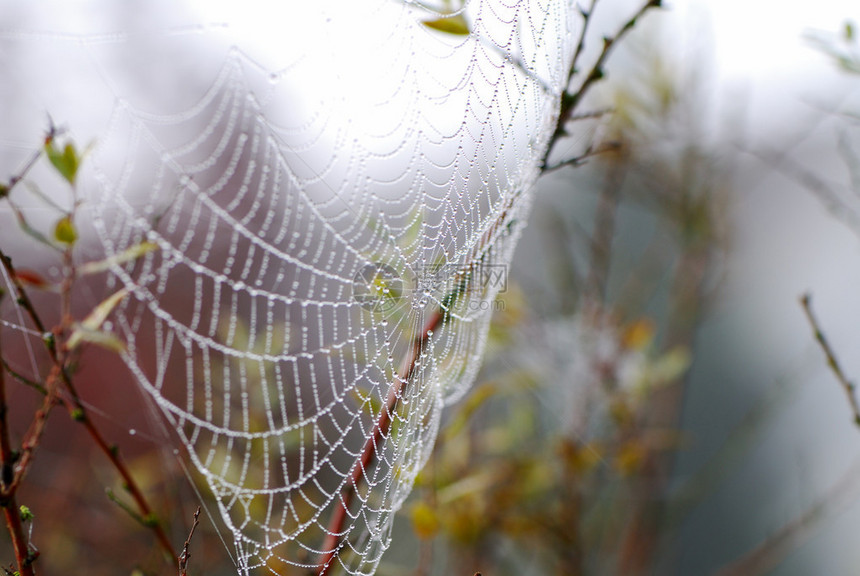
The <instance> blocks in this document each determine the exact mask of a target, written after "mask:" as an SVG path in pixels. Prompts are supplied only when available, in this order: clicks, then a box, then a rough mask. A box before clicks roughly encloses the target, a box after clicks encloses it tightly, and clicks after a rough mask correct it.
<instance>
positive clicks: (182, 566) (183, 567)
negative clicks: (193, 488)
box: [178, 506, 200, 576]
mask: <svg viewBox="0 0 860 576" xmlns="http://www.w3.org/2000/svg"><path fill="white" fill-rule="evenodd" d="M198 524H200V506H198V507H197V510H196V511H195V512H194V521H193V522H192V523H191V531H190V532H188V538H186V539H185V545H184V546H183V547H182V554H180V555H179V558H178V560H179V576H187V570H188V560H189V559H190V558H191V552H189V551H188V548H189V547H190V546H191V538H193V537H194V529H195V528H197V525H198Z"/></svg>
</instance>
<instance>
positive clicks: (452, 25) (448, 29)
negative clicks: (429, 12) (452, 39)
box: [421, 14, 471, 36]
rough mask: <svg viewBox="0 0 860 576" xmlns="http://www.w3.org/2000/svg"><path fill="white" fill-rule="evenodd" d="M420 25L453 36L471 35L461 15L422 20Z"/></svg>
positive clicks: (467, 24)
mask: <svg viewBox="0 0 860 576" xmlns="http://www.w3.org/2000/svg"><path fill="white" fill-rule="evenodd" d="M421 23H422V24H424V25H425V26H427V27H428V28H432V29H433V30H439V31H440V32H445V33H447V34H453V35H455V36H468V35H469V34H470V33H471V30H469V23H468V22H466V18H465V17H464V16H463V15H462V14H455V15H454V16H444V17H442V18H437V19H436V20H424V21H423V22H421Z"/></svg>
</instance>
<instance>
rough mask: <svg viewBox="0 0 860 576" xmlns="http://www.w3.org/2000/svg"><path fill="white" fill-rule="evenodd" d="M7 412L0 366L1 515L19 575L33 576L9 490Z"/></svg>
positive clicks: (11, 461)
mask: <svg viewBox="0 0 860 576" xmlns="http://www.w3.org/2000/svg"><path fill="white" fill-rule="evenodd" d="M0 355H2V351H0ZM8 414H9V406H8V405H7V404H6V373H5V371H4V370H3V369H2V368H0V488H2V492H3V494H4V495H5V494H7V493H8V494H9V496H8V497H6V498H3V500H2V507H3V516H4V517H5V519H6V527H7V529H8V530H9V535H10V536H11V538H12V548H13V549H14V551H15V561H16V562H17V564H18V572H19V573H20V574H21V576H33V575H34V574H35V572H34V571H33V560H35V556H31V554H30V549H29V544H28V543H27V540H26V539H25V538H24V528H23V522H22V521H21V510H20V508H18V502H17V500H16V499H15V493H14V491H11V492H9V484H11V482H12V479H13V476H14V465H15V460H16V455H15V454H14V453H13V451H12V443H11V441H10V439H9V422H8V420H7V416H8Z"/></svg>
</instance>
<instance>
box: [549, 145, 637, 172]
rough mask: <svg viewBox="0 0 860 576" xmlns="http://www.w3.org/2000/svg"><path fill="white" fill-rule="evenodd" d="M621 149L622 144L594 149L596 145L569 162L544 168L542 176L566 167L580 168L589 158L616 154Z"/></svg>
mask: <svg viewBox="0 0 860 576" xmlns="http://www.w3.org/2000/svg"><path fill="white" fill-rule="evenodd" d="M620 148H621V143H620V142H607V143H606V144H604V145H602V146H598V147H594V145H589V146H588V148H586V149H585V152H583V153H582V154H580V155H579V156H574V157H573V158H568V159H567V160H561V161H559V162H556V163H555V164H553V165H551V166H546V167H544V168H543V171H542V172H541V174H549V173H550V172H554V171H556V170H558V169H559V168H564V167H566V166H570V167H571V168H578V167H579V166H582V165H583V164H585V162H586V161H587V160H588V159H589V158H593V157H594V156H598V155H600V154H605V153H607V152H616V151H618V150H619V149H620Z"/></svg>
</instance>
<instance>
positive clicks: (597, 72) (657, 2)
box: [541, 0, 662, 173]
mask: <svg viewBox="0 0 860 576" xmlns="http://www.w3.org/2000/svg"><path fill="white" fill-rule="evenodd" d="M596 4H597V1H596V0H592V2H591V7H590V9H589V10H588V11H583V12H582V16H583V25H582V32H581V33H580V36H579V42H578V44H577V46H576V49H575V51H574V55H573V60H572V62H571V66H570V71H569V73H568V82H570V81H572V80H573V77H574V75H576V72H577V64H578V61H579V58H580V57H581V56H582V52H583V49H584V47H585V36H586V32H587V30H588V27H589V23H590V22H591V15H592V12H593V11H594V7H595V5H596ZM661 6H662V0H648V1H647V2H645V3H644V4H643V5H642V6H641V7H640V8H639V10H637V11H636V13H635V14H634V15H633V16H632V17H631V18H630V19H629V20H627V21H626V22H625V23H624V25H623V26H621V28H619V30H618V32H616V34H615V36H612V37H610V36H605V37H604V38H603V49H602V50H601V52H600V55H599V56H598V57H597V60H596V61H595V63H594V65H593V66H592V67H591V69H590V70H589V72H588V74H587V75H586V76H585V80H583V81H582V84H580V85H579V88H578V89H577V90H576V92H570V91H568V90H565V91H564V92H563V93H562V95H561V103H560V105H559V115H558V121H557V123H556V126H555V131H554V132H553V135H552V137H551V138H550V141H549V145H548V146H547V149H546V153H545V154H544V158H543V162H542V163H541V172H542V173H543V172H545V171H546V170H547V169H548V168H549V165H548V164H547V162H548V161H549V157H550V154H551V153H552V151H553V150H554V148H555V144H556V142H558V140H559V139H560V138H561V137H562V136H565V135H566V134H567V132H566V130H565V128H566V126H567V124H568V123H569V122H570V121H571V120H572V119H573V117H574V112H575V111H576V108H577V106H579V104H580V103H581V102H582V100H583V98H584V97H585V95H586V94H587V93H588V90H589V89H590V88H591V86H592V85H593V84H594V83H595V82H597V81H598V80H600V79H602V78H603V77H604V72H603V67H604V65H605V64H606V60H607V58H609V55H610V54H611V52H612V50H613V48H614V47H615V45H616V44H617V43H618V41H619V40H621V39H622V38H623V37H624V36H625V35H626V34H627V33H628V32H629V31H630V30H632V29H633V27H634V26H635V25H636V22H637V21H638V20H639V18H641V17H642V16H643V15H644V14H645V13H646V12H647V11H648V10H650V9H651V8H660V7H661Z"/></svg>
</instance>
